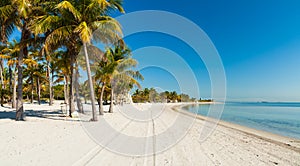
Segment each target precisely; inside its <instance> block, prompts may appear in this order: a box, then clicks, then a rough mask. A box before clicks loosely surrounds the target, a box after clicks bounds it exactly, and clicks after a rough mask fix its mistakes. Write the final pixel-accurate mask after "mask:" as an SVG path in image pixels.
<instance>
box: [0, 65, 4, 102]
mask: <svg viewBox="0 0 300 166" xmlns="http://www.w3.org/2000/svg"><path fill="white" fill-rule="evenodd" d="M0 78H1V80H0V81H1V106H2V107H3V104H4V92H3V91H4V78H3V62H2V60H1V61H0Z"/></svg>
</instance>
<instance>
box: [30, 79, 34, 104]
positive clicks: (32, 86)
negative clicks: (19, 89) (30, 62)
mask: <svg viewBox="0 0 300 166" xmlns="http://www.w3.org/2000/svg"><path fill="white" fill-rule="evenodd" d="M33 83H34V82H33V75H31V99H30V103H31V104H32V103H33V88H34V85H33Z"/></svg>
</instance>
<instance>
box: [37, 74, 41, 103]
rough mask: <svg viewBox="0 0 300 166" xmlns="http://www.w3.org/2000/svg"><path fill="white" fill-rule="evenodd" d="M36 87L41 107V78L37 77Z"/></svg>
mask: <svg viewBox="0 0 300 166" xmlns="http://www.w3.org/2000/svg"><path fill="white" fill-rule="evenodd" d="M36 86H37V95H38V103H39V105H41V85H40V78H39V77H37V79H36Z"/></svg>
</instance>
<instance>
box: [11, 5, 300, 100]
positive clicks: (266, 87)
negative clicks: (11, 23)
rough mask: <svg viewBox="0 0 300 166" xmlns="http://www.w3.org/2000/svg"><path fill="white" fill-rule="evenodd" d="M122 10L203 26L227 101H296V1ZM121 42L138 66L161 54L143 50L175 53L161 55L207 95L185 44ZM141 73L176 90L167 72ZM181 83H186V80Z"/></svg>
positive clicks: (151, 38) (163, 39) (149, 38)
mask: <svg viewBox="0 0 300 166" xmlns="http://www.w3.org/2000/svg"><path fill="white" fill-rule="evenodd" d="M124 8H125V10H126V13H130V12H134V11H141V10H164V11H169V12H173V13H176V14H178V15H181V16H184V17H186V18H188V19H190V20H191V21H193V22H194V23H196V24H197V25H198V26H199V27H201V28H202V29H203V30H204V31H205V32H206V33H207V35H208V36H209V37H210V39H211V40H212V42H213V43H214V45H215V46H216V48H217V50H218V52H219V54H220V56H221V59H222V61H223V64H224V68H225V72H226V79H227V99H228V100H251V101H253V100H255V101H257V100H267V101H300V73H299V71H300V1H299V0H188V1H183V0H124ZM154 24H155V23H154ZM137 25H138V23H137ZM123 28H126V27H123ZM19 35H20V34H19V33H18V32H16V33H14V35H13V36H12V38H17V39H19V38H20V37H19ZM125 40H126V42H127V44H128V45H129V46H130V47H131V49H132V50H133V51H134V54H133V55H134V57H136V58H137V59H138V60H140V64H143V63H149V62H151V60H149V58H148V59H147V58H145V57H151V56H153V54H155V51H158V53H160V52H161V50H157V49H158V48H157V47H153V49H150V50H149V49H142V50H141V48H143V47H149V46H159V47H163V48H167V49H170V50H172V51H173V53H170V52H164V51H165V50H164V51H163V52H164V54H165V55H166V54H170V55H171V54H174V53H175V54H178V55H180V56H181V57H182V58H183V59H184V60H185V61H186V62H187V63H188V65H189V66H190V67H191V68H192V69H193V71H194V73H197V74H196V77H197V81H198V84H199V88H200V95H201V97H207V98H208V97H210V91H211V89H210V79H209V75H208V72H207V70H206V68H205V66H204V64H203V63H202V62H201V59H199V57H198V56H197V54H196V53H195V52H194V51H193V50H192V49H191V48H189V46H188V45H186V44H185V43H184V42H182V41H179V40H177V39H175V38H174V37H172V36H168V35H164V34H159V33H152V32H151V33H150V32H149V33H142V34H136V35H132V36H130V37H127V38H126V39H125ZM165 55H159V56H161V57H160V58H159V60H160V61H168V62H169V64H170V65H169V67H170V68H172V66H173V67H175V68H176V69H177V70H178V69H179V70H180V65H179V64H176V62H175V61H174V60H173V61H172V59H170V58H169V59H168V58H167V57H168V56H165ZM143 56H144V57H143ZM141 57H143V58H141ZM145 59H146V60H145ZM150 59H151V58H150ZM176 69H175V70H176ZM142 74H144V77H145V81H144V82H143V83H142V85H143V87H158V89H161V90H169V91H172V90H176V91H178V92H179V91H180V88H179V85H178V84H177V82H176V79H174V77H173V76H172V75H171V74H170V73H169V72H168V71H164V70H162V69H159V68H154V67H153V68H146V69H143V70H142ZM184 74H185V73H182V75H183V76H184ZM185 79H186V80H187V82H188V80H189V79H190V78H189V77H188V76H186V78H185ZM184 86H189V85H188V84H187V85H184ZM195 91H196V88H195V87H190V88H189V90H188V91H183V92H185V93H189V94H190V95H192V96H195V94H194V92H195Z"/></svg>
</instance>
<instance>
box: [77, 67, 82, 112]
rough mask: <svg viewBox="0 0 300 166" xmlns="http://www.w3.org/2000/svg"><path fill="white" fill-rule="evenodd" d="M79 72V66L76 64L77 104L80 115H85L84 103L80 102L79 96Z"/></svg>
mask: <svg viewBox="0 0 300 166" xmlns="http://www.w3.org/2000/svg"><path fill="white" fill-rule="evenodd" d="M78 79H79V71H78V65H77V64H76V74H75V93H76V103H77V108H78V111H79V112H80V113H83V109H82V103H81V100H80V96H79V81H78Z"/></svg>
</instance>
